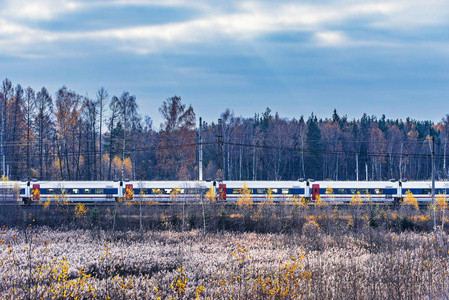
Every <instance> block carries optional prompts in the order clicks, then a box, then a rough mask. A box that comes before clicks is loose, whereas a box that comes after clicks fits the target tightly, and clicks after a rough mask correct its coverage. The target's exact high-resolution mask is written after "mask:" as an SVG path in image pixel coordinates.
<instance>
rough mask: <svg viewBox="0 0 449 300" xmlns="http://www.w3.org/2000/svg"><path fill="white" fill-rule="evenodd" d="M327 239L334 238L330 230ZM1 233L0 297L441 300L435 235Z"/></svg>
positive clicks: (446, 245) (442, 246)
mask: <svg viewBox="0 0 449 300" xmlns="http://www.w3.org/2000/svg"><path fill="white" fill-rule="evenodd" d="M336 232H337V231H336ZM336 232H333V233H332V234H329V233H325V232H323V230H322V229H321V228H320V225H319V224H318V223H317V222H315V221H309V222H308V223H306V225H305V226H304V228H303V232H302V233H301V234H299V233H298V234H256V233H229V232H223V233H217V234H207V235H203V233H202V232H201V231H197V230H192V231H186V232H184V233H181V232H173V231H147V232H143V233H137V232H134V231H131V232H111V231H101V230H70V231H59V230H51V229H48V228H33V227H29V228H27V229H26V230H17V229H7V228H3V232H2V234H1V248H0V274H2V275H1V278H0V297H1V298H2V299H92V298H95V299H132V298H135V299H195V298H196V299H207V298H210V299H229V298H234V299H235V298H238V299H292V298H297V297H301V298H306V299H318V298H319V299H399V298H407V299H431V298H432V299H435V298H440V299H441V298H443V299H444V298H447V297H449V276H447V272H448V270H449V269H448V265H447V259H448V255H449V242H448V236H447V234H445V233H413V232H405V233H400V234H396V233H392V232H389V231H382V230H374V229H372V228H370V227H365V228H364V229H363V230H359V231H358V232H351V231H344V232H341V233H336Z"/></svg>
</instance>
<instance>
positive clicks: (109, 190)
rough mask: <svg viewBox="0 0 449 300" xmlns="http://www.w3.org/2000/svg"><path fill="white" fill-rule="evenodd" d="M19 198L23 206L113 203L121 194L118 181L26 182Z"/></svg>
mask: <svg viewBox="0 0 449 300" xmlns="http://www.w3.org/2000/svg"><path fill="white" fill-rule="evenodd" d="M20 196H21V198H22V199H23V202H24V203H25V204H30V203H31V202H38V201H43V202H46V201H70V202H98V201H114V200H116V199H117V198H119V197H122V194H121V189H120V182H118V181H117V182H113V181H39V182H28V183H27V188H25V189H24V190H23V191H22V192H21V194H20Z"/></svg>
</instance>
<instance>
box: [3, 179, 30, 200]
mask: <svg viewBox="0 0 449 300" xmlns="http://www.w3.org/2000/svg"><path fill="white" fill-rule="evenodd" d="M25 186H26V182H21V181H8V180H0V202H16V201H20V192H21V191H22V190H24V189H25Z"/></svg>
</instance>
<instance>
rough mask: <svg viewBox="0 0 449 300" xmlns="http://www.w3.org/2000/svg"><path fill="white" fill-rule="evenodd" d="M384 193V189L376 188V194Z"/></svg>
mask: <svg viewBox="0 0 449 300" xmlns="http://www.w3.org/2000/svg"><path fill="white" fill-rule="evenodd" d="M383 193H384V190H383V189H374V194H377V195H379V194H383Z"/></svg>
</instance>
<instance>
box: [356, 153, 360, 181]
mask: <svg viewBox="0 0 449 300" xmlns="http://www.w3.org/2000/svg"><path fill="white" fill-rule="evenodd" d="M355 177H356V180H357V181H359V153H358V152H357V153H356V154H355Z"/></svg>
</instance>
